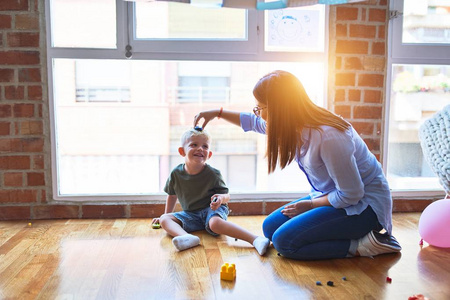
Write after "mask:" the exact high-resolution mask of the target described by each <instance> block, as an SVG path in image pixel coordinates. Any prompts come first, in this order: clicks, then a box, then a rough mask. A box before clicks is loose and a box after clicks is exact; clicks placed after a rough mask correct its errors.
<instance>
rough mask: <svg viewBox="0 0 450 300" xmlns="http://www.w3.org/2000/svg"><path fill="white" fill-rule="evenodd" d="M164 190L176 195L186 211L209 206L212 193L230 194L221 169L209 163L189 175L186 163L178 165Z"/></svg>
mask: <svg viewBox="0 0 450 300" xmlns="http://www.w3.org/2000/svg"><path fill="white" fill-rule="evenodd" d="M164 191H165V192H166V193H167V194H169V195H176V196H177V198H178V201H179V202H180V204H181V207H182V208H183V210H184V211H194V210H199V209H203V208H207V207H209V204H210V203H211V196H212V195H214V194H228V188H227V186H226V185H225V181H224V180H223V178H222V175H221V174H220V171H219V170H217V169H215V168H213V167H211V166H210V165H208V164H206V165H205V168H204V169H203V171H201V172H200V173H198V174H196V175H189V174H188V173H187V172H186V171H185V170H184V164H180V165H178V166H177V167H175V169H173V170H172V172H171V173H170V175H169V178H168V179H167V182H166V186H165V187H164Z"/></svg>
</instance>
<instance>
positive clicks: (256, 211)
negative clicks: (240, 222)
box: [229, 201, 263, 216]
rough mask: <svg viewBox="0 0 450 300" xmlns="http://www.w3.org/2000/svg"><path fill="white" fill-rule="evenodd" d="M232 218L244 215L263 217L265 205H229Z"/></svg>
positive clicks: (244, 203)
mask: <svg viewBox="0 0 450 300" xmlns="http://www.w3.org/2000/svg"><path fill="white" fill-rule="evenodd" d="M229 206H230V209H231V213H230V215H232V216H242V215H262V214H263V204H262V202H260V201H258V202H251V201H245V202H230V203H229Z"/></svg>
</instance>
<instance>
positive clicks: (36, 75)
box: [19, 68, 41, 82]
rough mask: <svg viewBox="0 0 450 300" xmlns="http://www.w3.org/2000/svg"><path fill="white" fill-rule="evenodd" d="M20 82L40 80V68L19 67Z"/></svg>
mask: <svg viewBox="0 0 450 300" xmlns="http://www.w3.org/2000/svg"><path fill="white" fill-rule="evenodd" d="M19 81H20V82H41V69H38V68H26V69H19Z"/></svg>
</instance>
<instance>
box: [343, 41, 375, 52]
mask: <svg viewBox="0 0 450 300" xmlns="http://www.w3.org/2000/svg"><path fill="white" fill-rule="evenodd" d="M368 51H369V43H368V42H367V41H355V40H338V41H337V42H336V53H338V54H368Z"/></svg>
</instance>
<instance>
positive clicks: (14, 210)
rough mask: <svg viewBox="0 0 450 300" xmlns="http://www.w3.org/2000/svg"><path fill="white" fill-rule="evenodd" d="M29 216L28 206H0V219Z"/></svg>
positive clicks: (25, 217)
mask: <svg viewBox="0 0 450 300" xmlns="http://www.w3.org/2000/svg"><path fill="white" fill-rule="evenodd" d="M30 216H31V213H30V207H29V206H1V208H0V220H2V221H8V220H29V219H30Z"/></svg>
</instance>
